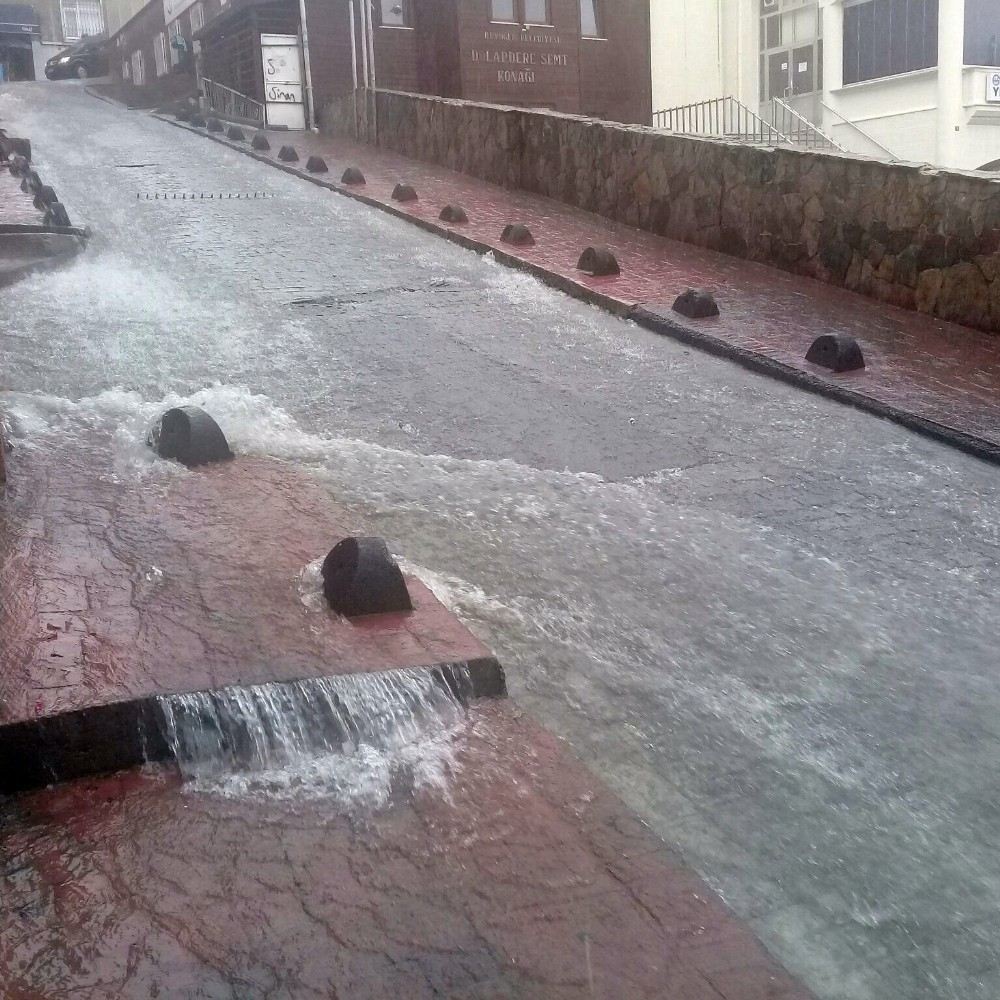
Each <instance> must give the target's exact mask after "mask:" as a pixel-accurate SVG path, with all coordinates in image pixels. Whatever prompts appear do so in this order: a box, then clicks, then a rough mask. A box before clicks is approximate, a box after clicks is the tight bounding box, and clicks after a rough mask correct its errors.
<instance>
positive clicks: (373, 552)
mask: <svg viewBox="0 0 1000 1000" xmlns="http://www.w3.org/2000/svg"><path fill="white" fill-rule="evenodd" d="M323 594H324V596H325V597H326V600H327V603H328V604H329V605H330V607H331V608H333V610H334V611H336V612H337V613H338V614H342V615H346V616H347V617H348V618H355V617H358V616H360V615H376V614H386V613H388V612H393V611H397V612H398V611H412V610H413V603H412V601H411V600H410V594H409V591H408V590H407V589H406V581H405V580H404V579H403V574H402V573H401V572H400V569H399V566H398V565H397V563H396V561H395V559H393V558H392V556H391V555H390V554H389V549H388V547H387V546H386V544H385V542H384V541H383V540H382V539H381V538H345V539H344V540H343V541H342V542H338V543H337V544H336V545H335V546H334V547H333V548H332V549H331V550H330V552H329V553H328V555H327V557H326V559H324V560H323Z"/></svg>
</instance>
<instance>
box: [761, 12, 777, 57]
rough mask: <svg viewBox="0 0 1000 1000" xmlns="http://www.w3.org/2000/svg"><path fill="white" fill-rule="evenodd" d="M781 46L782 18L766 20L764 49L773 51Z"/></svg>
mask: <svg viewBox="0 0 1000 1000" xmlns="http://www.w3.org/2000/svg"><path fill="white" fill-rule="evenodd" d="M780 44H781V18H780V17H778V16H775V17H769V18H766V19H765V21H764V48H765V49H773V48H777V46H779V45H780Z"/></svg>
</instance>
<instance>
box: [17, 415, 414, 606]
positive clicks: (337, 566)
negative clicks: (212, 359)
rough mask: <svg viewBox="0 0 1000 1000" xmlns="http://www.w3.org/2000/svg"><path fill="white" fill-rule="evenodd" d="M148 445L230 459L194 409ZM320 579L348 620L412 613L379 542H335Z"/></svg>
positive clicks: (165, 454) (158, 429)
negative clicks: (378, 615)
mask: <svg viewBox="0 0 1000 1000" xmlns="http://www.w3.org/2000/svg"><path fill="white" fill-rule="evenodd" d="M148 443H149V445H150V447H152V448H153V450H154V451H155V452H156V453H157V454H158V455H159V456H160V457H161V458H166V459H172V460H175V461H178V462H180V463H181V464H182V465H185V466H187V467H188V468H196V467H198V466H201V465H209V464H212V463H215V462H224V461H227V460H229V459H231V458H233V457H234V456H233V452H232V450H231V449H230V447H229V442H228V441H227V440H226V436H225V434H224V433H223V432H222V428H221V427H219V425H218V424H217V423H216V422H215V420H214V419H213V418H212V417H211V416H209V414H208V413H206V412H205V411H204V410H203V409H201V408H200V407H198V406H179V407H175V408H174V409H171V410H167V412H166V413H164V414H163V416H162V417H160V419H159V421H157V423H156V424H155V425H154V426H153V428H152V429H151V430H150V432H149V437H148ZM0 454H2V453H0ZM0 471H2V465H0ZM322 577H323V594H324V596H325V597H326V600H327V603H328V604H329V605H330V607H331V608H332V609H333V610H334V611H336V612H337V613H338V614H341V615H344V616H346V617H348V618H357V617H361V616H362V615H374V614H386V613H390V612H401V611H412V610H413V602H412V601H411V599H410V593H409V591H408V590H407V587H406V581H405V580H404V579H403V574H402V572H401V570H400V568H399V564H398V563H397V562H396V560H395V559H393V557H392V555H391V554H390V552H389V548H388V546H387V545H386V543H385V541H384V540H383V539H381V538H366V537H351V538H345V539H343V540H342V541H340V542H338V543H337V544H336V545H335V546H334V547H333V548H332V549H331V550H330V551H329V552H328V553H327V555H326V558H325V559H324V560H323V567H322Z"/></svg>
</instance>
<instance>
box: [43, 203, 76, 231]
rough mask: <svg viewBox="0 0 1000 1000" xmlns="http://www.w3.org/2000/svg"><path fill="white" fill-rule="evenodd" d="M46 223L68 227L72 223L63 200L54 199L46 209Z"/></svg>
mask: <svg viewBox="0 0 1000 1000" xmlns="http://www.w3.org/2000/svg"><path fill="white" fill-rule="evenodd" d="M45 225H47V226H59V227H63V228H67V227H69V226H71V225H72V223H71V222H70V221H69V213H68V212H67V211H66V209H65V208H64V207H63V204H62V202H59V201H54V202H52V204H51V205H49V207H48V208H47V209H46V210H45Z"/></svg>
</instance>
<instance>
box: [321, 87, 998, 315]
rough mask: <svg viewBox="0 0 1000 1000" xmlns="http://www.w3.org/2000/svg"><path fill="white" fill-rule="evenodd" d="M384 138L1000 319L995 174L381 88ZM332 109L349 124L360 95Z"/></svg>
mask: <svg viewBox="0 0 1000 1000" xmlns="http://www.w3.org/2000/svg"><path fill="white" fill-rule="evenodd" d="M377 103H378V111H377V121H378V141H379V144H380V145H381V146H382V147H384V148H387V149H392V150H394V151H396V152H400V153H404V154H406V155H407V156H412V157H414V158H417V159H421V160H426V161H429V162H432V163H436V164H439V165H441V166H446V167H450V168H453V169H456V170H461V171H463V172H465V173H468V174H471V175H473V176H476V177H480V178H482V179H485V180H489V181H492V182H496V183H499V184H502V185H505V186H508V187H511V188H518V189H521V190H525V191H530V192H533V193H536V194H542V195H546V196H549V197H552V198H555V199H558V200H560V201H563V202H565V203H566V204H569V205H573V206H576V207H578V208H584V209H587V210H588V211H592V212H595V213H597V214H599V215H602V216H605V217H607V218H610V219H614V220H616V221H619V222H624V223H627V224H628V225H632V226H638V227H640V228H642V229H645V230H649V231H650V232H654V233H657V234H659V235H661V236H669V237H672V238H674V239H679V240H681V241H683V242H685V243H693V244H696V245H698V246H704V247H708V248H710V249H714V250H722V251H724V252H726V253H728V254H732V255H734V256H736V257H742V258H747V259H750V260H756V261H761V262H764V263H768V264H774V265H777V266H779V267H782V268H785V269H787V270H789V271H792V272H795V273H797V274H804V275H810V276H812V277H815V278H819V279H821V280H822V281H825V282H829V283H831V284H835V285H840V286H843V287H845V288H849V289H851V290H852V291H858V292H862V293H864V294H865V295H869V296H872V297H874V298H876V299H879V300H881V301H883V302H888V303H891V304H893V305H898V306H903V307H905V308H908V309H918V310H920V311H921V312H924V313H929V314H932V315H935V316H938V317H940V318H942V319H946V320H955V321H957V322H961V323H964V324H967V325H969V326H974V327H977V328H979V329H982V330H986V331H990V332H993V333H996V332H998V331H1000V180H998V179H997V178H995V177H991V176H989V175H986V174H981V173H976V172H965V173H960V172H953V171H945V170H939V169H934V168H931V167H928V166H926V165H924V164H915V163H891V164H890V163H883V162H880V161H877V160H869V159H866V158H863V157H856V156H847V155H842V154H839V153H838V154H832V153H824V152H815V151H803V150H798V149H789V148H781V149H762V148H757V147H753V146H746V145H742V144H735V143H725V142H720V141H718V140H710V139H700V138H693V137H688V136H678V135H669V134H665V133H662V132H657V131H655V130H652V129H649V128H644V127H641V126H626V125H617V124H613V123H609V122H603V121H596V120H592V119H587V118H579V117H574V116H571V115H561V114H557V113H555V112H544V111H541V112H540V111H525V110H521V109H516V108H500V107H492V106H489V105H473V104H469V103H468V102H463V101H455V100H445V99H442V98H434V97H424V96H419V95H413V94H399V93H392V92H386V91H380V92H379V93H378V98H377ZM326 121H327V122H328V123H329V124H330V125H331V127H333V128H339V129H340V130H341V131H343V129H344V126H345V125H346V127H347V128H348V129H349V130H350V129H353V104H350V103H345V104H342V105H339V106H337V105H335V106H333V107H331V108H329V109H327V116H326Z"/></svg>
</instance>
